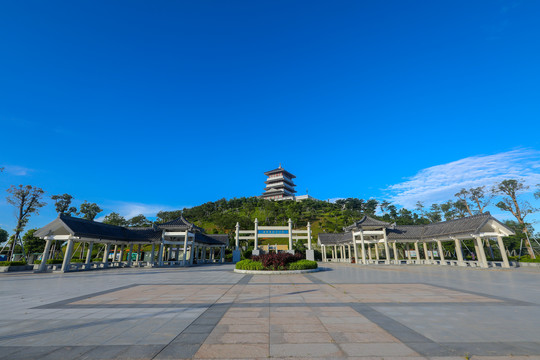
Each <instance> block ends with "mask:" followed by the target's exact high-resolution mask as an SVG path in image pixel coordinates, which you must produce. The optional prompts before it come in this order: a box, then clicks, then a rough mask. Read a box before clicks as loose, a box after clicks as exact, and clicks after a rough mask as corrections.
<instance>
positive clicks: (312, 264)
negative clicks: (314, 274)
mask: <svg viewBox="0 0 540 360" xmlns="http://www.w3.org/2000/svg"><path fill="white" fill-rule="evenodd" d="M316 268H317V262H316V261H311V260H298V261H296V262H293V263H290V264H289V270H307V269H316Z"/></svg>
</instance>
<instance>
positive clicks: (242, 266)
mask: <svg viewBox="0 0 540 360" xmlns="http://www.w3.org/2000/svg"><path fill="white" fill-rule="evenodd" d="M236 268H237V269H238V270H264V266H263V264H262V263H261V262H260V261H252V260H250V259H245V260H242V261H239V262H237V263H236Z"/></svg>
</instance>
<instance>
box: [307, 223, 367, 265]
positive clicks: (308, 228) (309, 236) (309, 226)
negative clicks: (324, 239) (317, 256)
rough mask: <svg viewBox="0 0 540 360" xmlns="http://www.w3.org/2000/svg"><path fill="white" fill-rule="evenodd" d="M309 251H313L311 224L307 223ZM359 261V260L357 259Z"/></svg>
mask: <svg viewBox="0 0 540 360" xmlns="http://www.w3.org/2000/svg"><path fill="white" fill-rule="evenodd" d="M307 237H308V243H307V244H308V250H311V224H310V223H309V222H308V223H307ZM356 260H358V259H356Z"/></svg>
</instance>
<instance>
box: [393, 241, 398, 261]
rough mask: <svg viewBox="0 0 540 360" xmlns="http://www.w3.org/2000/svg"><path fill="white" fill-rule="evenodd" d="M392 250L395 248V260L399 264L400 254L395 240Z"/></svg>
mask: <svg viewBox="0 0 540 360" xmlns="http://www.w3.org/2000/svg"><path fill="white" fill-rule="evenodd" d="M392 250H394V261H395V263H396V264H399V255H398V252H397V245H396V242H395V241H394V243H393V244H392Z"/></svg>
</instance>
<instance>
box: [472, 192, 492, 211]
mask: <svg viewBox="0 0 540 360" xmlns="http://www.w3.org/2000/svg"><path fill="white" fill-rule="evenodd" d="M485 188H486V187H485V186H480V187H477V188H471V189H469V194H470V199H471V201H472V202H473V203H474V204H475V205H476V210H475V211H474V212H475V213H476V214H483V213H484V209H485V208H486V207H487V206H488V205H489V203H490V202H491V199H492V198H493V195H492V194H486V192H485Z"/></svg>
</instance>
